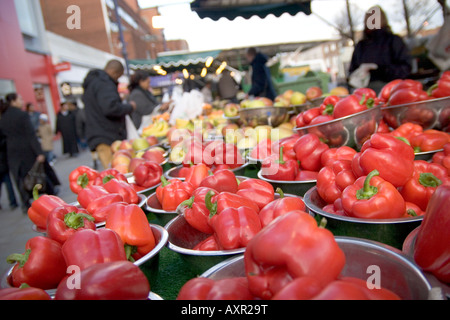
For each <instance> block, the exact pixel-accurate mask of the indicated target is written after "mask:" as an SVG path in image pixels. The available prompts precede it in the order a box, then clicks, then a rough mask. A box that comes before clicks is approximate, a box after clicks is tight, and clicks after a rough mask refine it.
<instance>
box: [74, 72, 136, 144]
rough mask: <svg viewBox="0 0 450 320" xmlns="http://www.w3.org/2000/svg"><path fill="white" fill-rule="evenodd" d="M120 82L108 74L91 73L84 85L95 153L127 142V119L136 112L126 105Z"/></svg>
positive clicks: (88, 136) (88, 134) (88, 130)
mask: <svg viewBox="0 0 450 320" xmlns="http://www.w3.org/2000/svg"><path fill="white" fill-rule="evenodd" d="M117 85H118V84H117V82H116V81H114V80H113V79H112V78H111V77H110V76H109V75H108V74H107V73H106V72H105V71H104V70H100V69H95V70H91V71H89V73H88V74H87V76H86V78H85V79H84V82H83V89H84V94H83V102H84V108H85V112H86V139H87V143H88V145H89V148H90V149H91V150H95V148H96V147H97V146H98V145H99V144H101V143H104V144H107V145H111V144H112V143H113V142H114V141H115V140H124V139H126V138H127V130H126V126H125V116H126V115H127V114H130V113H131V112H132V111H133V108H132V106H131V105H130V104H124V103H122V100H121V99H120V96H119V92H118V90H117Z"/></svg>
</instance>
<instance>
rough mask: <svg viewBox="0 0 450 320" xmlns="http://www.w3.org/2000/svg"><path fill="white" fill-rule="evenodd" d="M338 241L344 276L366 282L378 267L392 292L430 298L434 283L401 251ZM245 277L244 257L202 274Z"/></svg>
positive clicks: (406, 297) (408, 297) (355, 240)
mask: <svg viewBox="0 0 450 320" xmlns="http://www.w3.org/2000/svg"><path fill="white" fill-rule="evenodd" d="M335 238H336V242H337V244H338V245H339V247H340V248H341V249H342V251H343V252H344V254H345V259H346V263H345V266H344V269H343V270H342V272H341V276H344V277H355V278H359V279H363V280H367V279H368V278H369V276H370V273H369V274H368V273H367V270H368V268H369V267H370V266H377V267H379V271H380V277H381V286H382V287H383V288H386V289H389V290H391V291H393V292H394V293H396V294H397V295H398V296H399V297H400V298H401V299H403V300H427V299H429V293H430V291H431V289H432V286H431V284H430V283H429V282H428V280H427V279H426V277H425V276H424V275H423V274H422V272H421V271H420V269H419V268H418V267H417V265H416V264H415V263H413V262H411V261H410V260H409V259H408V258H407V257H406V256H405V255H404V254H403V253H402V252H401V251H399V250H397V249H395V248H392V247H390V246H386V245H384V244H382V243H379V242H376V241H370V240H364V239H358V238H351V237H335ZM245 276H246V274H245V264H244V258H243V255H239V256H237V257H233V258H230V259H228V260H227V261H224V262H222V263H220V264H218V265H216V266H214V267H212V268H210V269H209V270H207V271H205V272H204V273H203V274H201V277H205V278H209V279H214V280H219V279H226V278H230V277H245Z"/></svg>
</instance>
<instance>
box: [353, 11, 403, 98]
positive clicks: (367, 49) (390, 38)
mask: <svg viewBox="0 0 450 320" xmlns="http://www.w3.org/2000/svg"><path fill="white" fill-rule="evenodd" d="M378 13H379V15H378ZM373 18H375V19H379V20H380V21H375V22H379V26H380V28H374V29H371V28H372V25H371V24H370V23H369V22H370V20H369V19H373ZM364 26H365V27H364V33H363V39H362V40H361V41H359V42H358V44H357V45H356V47H355V50H354V51H353V55H352V59H351V62H350V67H349V73H350V74H351V73H352V72H354V71H355V70H356V69H358V68H359V67H360V66H361V64H363V63H373V64H376V65H377V67H376V69H373V70H370V82H369V85H368V87H369V88H372V89H373V90H375V91H376V92H377V93H378V92H379V91H380V90H381V88H382V87H383V86H384V85H385V84H386V83H388V82H389V81H391V80H395V79H405V78H407V77H408V76H409V74H410V72H411V56H410V54H409V50H408V47H407V46H406V45H405V43H404V42H403V40H402V38H400V37H399V36H397V35H395V34H393V33H392V31H391V28H390V26H389V24H388V21H387V18H386V14H385V12H384V11H383V10H382V9H381V8H380V7H379V6H375V7H372V8H371V9H369V10H368V11H367V12H366V15H365V18H364Z"/></svg>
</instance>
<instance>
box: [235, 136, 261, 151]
mask: <svg viewBox="0 0 450 320" xmlns="http://www.w3.org/2000/svg"><path fill="white" fill-rule="evenodd" d="M257 144H258V142H257V141H256V139H255V138H253V137H245V138H242V139H240V140H239V141H238V143H237V145H236V146H237V148H238V149H251V148H254V147H256V145H257Z"/></svg>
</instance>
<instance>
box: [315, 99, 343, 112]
mask: <svg viewBox="0 0 450 320" xmlns="http://www.w3.org/2000/svg"><path fill="white" fill-rule="evenodd" d="M339 100H341V98H340V97H339V96H335V95H331V96H328V97H326V98H325V99H324V100H323V102H322V104H321V105H320V107H319V108H320V113H321V114H322V115H328V116H332V115H333V110H334V106H335V105H336V103H337V102H338V101H339Z"/></svg>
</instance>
